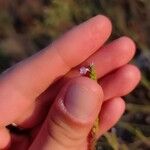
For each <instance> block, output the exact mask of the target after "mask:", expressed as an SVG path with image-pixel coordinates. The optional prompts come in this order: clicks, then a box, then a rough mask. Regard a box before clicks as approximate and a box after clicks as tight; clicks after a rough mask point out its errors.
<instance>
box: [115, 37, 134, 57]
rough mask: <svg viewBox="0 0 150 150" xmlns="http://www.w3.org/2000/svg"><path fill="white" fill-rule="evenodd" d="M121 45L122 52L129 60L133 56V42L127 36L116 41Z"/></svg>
mask: <svg viewBox="0 0 150 150" xmlns="http://www.w3.org/2000/svg"><path fill="white" fill-rule="evenodd" d="M117 40H118V41H119V42H120V43H119V44H120V45H121V48H122V52H123V53H124V54H126V55H127V56H128V57H129V60H130V59H131V58H132V57H133V56H134V55H135V51H136V45H135V42H134V41H133V40H132V39H131V38H130V37H127V36H123V37H120V38H119V39H117Z"/></svg>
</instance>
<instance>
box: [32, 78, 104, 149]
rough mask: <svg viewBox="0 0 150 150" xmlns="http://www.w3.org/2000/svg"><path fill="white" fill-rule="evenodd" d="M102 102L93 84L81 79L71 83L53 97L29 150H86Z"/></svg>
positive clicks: (97, 89)
mask: <svg viewBox="0 0 150 150" xmlns="http://www.w3.org/2000/svg"><path fill="white" fill-rule="evenodd" d="M102 101H103V94H102V90H101V88H100V86H99V85H98V84H97V83H96V82H95V81H93V80H90V79H89V78H84V77H82V78H77V79H74V80H73V81H71V82H70V83H69V84H68V85H67V87H65V88H64V89H63V90H62V91H61V93H60V95H59V96H58V97H57V99H56V101H55V103H54V105H53V106H52V109H51V110H50V112H49V115H48V118H47V119H46V121H45V123H44V125H43V127H42V130H41V131H40V133H39V134H38V136H37V138H36V140H35V141H34V142H33V144H32V145H31V148H30V150H32V149H42V148H43V147H44V148H45V149H54V150H55V149H57V150H59V149H61V150H63V149H65V150H67V149H69V150H70V149H72V150H73V149H74V150H75V149H86V148H87V144H88V143H87V137H88V134H89V132H90V130H91V127H92V126H93V122H94V120H95V119H96V117H97V115H98V113H99V110H100V107H101V104H102Z"/></svg>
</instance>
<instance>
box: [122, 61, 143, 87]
mask: <svg viewBox="0 0 150 150" xmlns="http://www.w3.org/2000/svg"><path fill="white" fill-rule="evenodd" d="M120 71H121V72H120V73H121V74H122V75H123V78H124V81H126V82H128V81H130V83H132V85H135V86H136V85H137V84H138V82H139V81H140V79H141V72H140V70H139V69H138V68H137V67H136V66H135V65H132V64H127V65H125V66H124V67H122V68H121V69H120ZM128 83H129V82H128Z"/></svg>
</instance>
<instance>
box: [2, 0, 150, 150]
mask: <svg viewBox="0 0 150 150" xmlns="http://www.w3.org/2000/svg"><path fill="white" fill-rule="evenodd" d="M96 14H104V15H106V16H108V17H109V18H110V19H111V21H112V23H113V34H112V36H111V37H110V40H112V39H115V38H118V37H120V36H122V35H127V36H130V37H131V38H133V39H134V41H135V42H136V44H137V53H136V55H135V57H134V60H133V62H132V63H134V64H136V65H137V66H138V67H139V68H140V69H141V71H142V81H141V83H140V84H139V86H138V87H137V88H136V89H135V90H134V91H133V92H132V93H131V94H130V95H128V96H127V97H125V99H126V102H127V106H126V112H125V114H124V116H123V117H122V118H121V120H120V122H119V123H118V124H117V125H116V126H115V127H114V128H113V129H111V130H110V132H108V133H106V134H105V135H104V136H103V137H102V138H101V139H100V140H99V141H98V144H97V149H98V150H148V149H150V38H149V36H150V0H63V1H60V0H13V1H12V0H0V72H2V71H4V70H5V69H6V68H8V67H10V66H12V65H13V64H15V63H17V62H18V61H21V60H22V59H24V58H26V57H28V56H30V55H32V54H34V53H36V52H37V51H39V50H40V49H42V48H44V47H45V46H47V45H48V44H49V43H51V41H53V40H54V39H56V38H57V37H58V36H59V35H61V34H62V33H63V32H65V31H66V30H68V29H70V28H71V27H72V26H74V25H76V24H79V23H81V22H83V21H85V20H87V19H88V18H90V17H92V16H95V15H96Z"/></svg>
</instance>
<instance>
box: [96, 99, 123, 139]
mask: <svg viewBox="0 0 150 150" xmlns="http://www.w3.org/2000/svg"><path fill="white" fill-rule="evenodd" d="M124 111H125V102H124V100H123V99H122V98H121V97H117V98H113V99H110V100H108V101H106V102H104V103H103V105H102V108H101V111H100V114H99V118H100V127H99V133H98V136H99V137H100V136H101V135H103V134H104V133H105V132H106V131H108V130H109V129H110V128H112V127H113V126H114V125H115V124H116V123H117V122H118V120H119V119H120V117H121V116H122V114H123V112H124Z"/></svg>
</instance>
